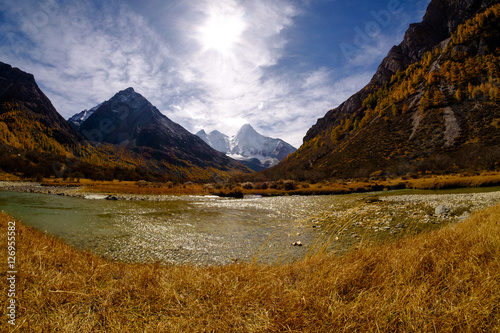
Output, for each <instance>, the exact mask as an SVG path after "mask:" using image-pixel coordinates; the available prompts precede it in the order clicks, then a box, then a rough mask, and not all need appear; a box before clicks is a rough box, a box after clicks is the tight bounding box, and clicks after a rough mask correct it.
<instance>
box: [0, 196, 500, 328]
mask: <svg viewBox="0 0 500 333" xmlns="http://www.w3.org/2000/svg"><path fill="white" fill-rule="evenodd" d="M10 221H12V218H10V217H9V216H7V215H6V214H5V213H0V226H1V230H4V232H2V235H1V238H0V247H2V248H4V249H6V248H7V241H8V239H7V232H6V230H8V229H7V228H8V222H10ZM16 247H17V252H16V260H17V270H18V272H17V276H16V278H17V284H16V297H17V308H16V316H17V318H16V326H15V327H12V329H15V330H17V331H30V332H52V331H67V332H71V331H77V330H78V331H80V332H96V331H99V332H108V331H109V332H114V331H125V332H137V331H141V332H162V331H164V332H208V331H216V332H282V331H291V332H332V331H333V332H335V331H360V332H361V331H362V332H403V331H420V332H426V331H432V332H434V331H438V332H439V331H441V332H444V331H462V332H495V331H498V330H499V329H500V307H499V306H498V304H500V260H499V258H500V206H499V205H497V206H495V207H492V208H488V209H486V210H483V211H480V212H476V213H474V214H473V215H472V216H471V217H470V218H468V219H466V220H465V221H463V222H461V223H456V224H450V225H447V226H445V227H443V228H441V229H439V230H435V231H432V232H427V233H423V234H420V235H417V236H409V237H405V238H403V239H400V240H397V241H393V242H389V243H384V244H381V245H375V246H371V247H363V248H359V249H358V250H353V251H351V252H348V253H346V254H344V255H341V256H333V255H328V254H316V255H312V256H310V257H308V258H306V259H304V260H301V261H298V262H295V263H292V264H282V265H259V264H250V263H242V264H232V265H223V266H213V267H193V266H189V265H182V266H162V265H160V264H124V263H119V262H113V261H108V260H104V259H102V258H99V257H97V256H95V255H93V254H90V253H88V252H78V251H75V250H74V249H73V248H72V247H70V246H68V245H66V244H64V243H62V242H61V241H59V240H58V239H55V238H54V237H51V236H50V235H47V234H44V233H41V232H38V231H36V230H33V229H31V228H27V227H24V226H23V225H22V223H21V222H19V221H16ZM6 266H7V262H6V261H4V262H3V264H2V269H1V273H0V275H1V279H2V280H3V281H6V274H7V273H6V272H7V271H8V267H6ZM4 290H5V289H4ZM3 304H4V305H5V306H4V309H5V308H6V303H5V301H4V302H3ZM10 326H11V325H10V324H8V322H7V319H6V318H4V319H3V320H2V321H1V322H0V330H2V331H7V330H8V329H9V327H10Z"/></svg>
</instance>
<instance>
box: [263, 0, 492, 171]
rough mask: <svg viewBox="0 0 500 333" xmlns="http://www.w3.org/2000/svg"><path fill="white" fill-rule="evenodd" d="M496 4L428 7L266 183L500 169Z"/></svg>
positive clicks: (474, 1) (439, 1) (455, 0)
mask: <svg viewBox="0 0 500 333" xmlns="http://www.w3.org/2000/svg"><path fill="white" fill-rule="evenodd" d="M499 27H500V5H499V4H498V1H487V0H432V1H431V2H430V4H429V6H428V8H427V11H426V14H425V16H424V18H423V21H422V22H421V23H417V24H411V25H410V27H409V29H408V31H407V32H406V34H405V37H404V40H403V42H402V43H401V44H399V45H398V46H394V47H393V48H392V49H391V50H390V51H389V53H388V55H387V57H386V58H385V59H384V60H383V61H382V63H381V64H380V66H379V67H378V70H377V72H376V73H375V75H374V76H373V78H372V80H371V81H370V83H369V84H368V85H367V86H366V87H364V88H363V89H361V90H360V91H359V92H357V93H356V94H354V95H353V96H352V97H350V98H349V99H348V100H347V101H345V102H344V103H342V104H341V105H340V106H338V107H337V108H335V109H332V110H330V111H328V112H327V113H326V115H325V116H324V117H323V118H321V119H318V121H317V123H316V124H315V125H314V126H313V127H311V128H310V129H309V131H308V132H307V134H306V136H305V137H304V143H303V145H302V146H301V147H300V148H299V149H298V151H297V152H296V153H294V154H292V155H290V156H289V157H288V158H287V159H286V160H285V161H283V162H282V163H280V164H279V165H278V166H276V167H274V168H271V169H268V170H266V171H265V172H266V174H267V175H268V177H270V178H293V179H309V180H321V179H325V178H367V177H397V176H418V175H425V174H429V173H434V174H436V173H438V174H439V173H460V172H481V171H484V170H495V169H498V168H500V148H499V147H500V52H499V50H500V29H499Z"/></svg>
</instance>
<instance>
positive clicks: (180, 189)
mask: <svg viewBox="0 0 500 333" xmlns="http://www.w3.org/2000/svg"><path fill="white" fill-rule="evenodd" d="M12 177H15V176H12V175H7V174H0V180H9V181H18V180H20V179H19V178H12ZM42 185H44V186H46V187H47V188H48V187H54V186H55V187H59V188H60V187H78V188H80V189H81V191H82V192H85V193H89V192H90V193H105V194H131V195H133V194H137V195H207V194H212V195H219V196H223V197H226V196H227V197H243V196H244V195H261V196H282V195H331V194H348V193H362V192H372V191H383V190H395V189H417V190H440V189H453V188H465V187H469V188H471V187H491V186H500V173H498V172H485V173H482V174H477V175H463V174H455V175H422V176H420V177H417V178H410V177H400V178H396V179H392V178H378V179H377V178H372V179H348V180H335V181H323V182H319V183H309V182H298V181H292V180H280V181H273V182H266V181H261V182H243V183H238V182H235V181H233V182H231V183H217V184H195V183H191V182H188V183H184V184H174V183H172V182H167V183H159V182H156V183H155V182H146V181H118V180H114V181H93V180H88V179H44V180H43V182H42Z"/></svg>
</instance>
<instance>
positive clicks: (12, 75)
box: [0, 62, 83, 145]
mask: <svg viewBox="0 0 500 333" xmlns="http://www.w3.org/2000/svg"><path fill="white" fill-rule="evenodd" d="M0 101H1V103H2V105H1V107H0V114H4V113H6V112H8V111H9V110H13V109H16V110H18V111H22V112H23V114H24V115H25V116H27V117H31V118H32V119H33V120H35V121H38V122H40V123H41V124H43V125H44V126H45V127H46V128H47V129H49V130H50V132H51V133H50V135H51V136H52V137H53V138H54V139H55V140H56V141H57V142H59V143H61V144H71V145H76V144H78V143H79V142H81V141H82V140H83V138H82V137H81V136H80V135H79V134H78V132H77V131H75V129H74V128H73V127H72V126H70V125H69V124H68V123H67V122H66V120H65V119H64V118H63V117H62V116H61V115H60V114H59V113H58V112H57V111H56V109H55V108H54V106H53V105H52V103H51V102H50V100H49V99H48V98H47V96H45V94H44V93H43V92H42V91H41V90H40V88H39V87H38V85H37V83H36V81H35V77H34V76H33V75H32V74H29V73H26V72H23V71H22V70H20V69H18V68H13V67H12V66H10V65H8V64H5V63H2V62H0ZM47 134H48V133H47Z"/></svg>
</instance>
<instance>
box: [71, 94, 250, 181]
mask: <svg viewBox="0 0 500 333" xmlns="http://www.w3.org/2000/svg"><path fill="white" fill-rule="evenodd" d="M79 132H80V133H81V134H82V135H83V136H84V137H85V138H86V139H87V140H90V141H92V142H98V143H109V144H113V145H117V146H120V147H126V148H128V149H131V150H134V151H136V152H141V151H142V150H143V149H144V148H150V149H152V153H153V154H154V155H155V156H157V157H158V158H157V159H161V160H162V161H165V162H168V163H171V164H176V165H182V166H185V167H188V166H190V165H195V166H197V167H201V168H216V169H219V170H223V171H229V170H233V169H237V170H240V171H242V172H246V171H248V170H247V169H246V168H245V167H243V166H242V165H241V164H239V163H238V162H236V161H234V160H233V159H231V158H229V157H227V156H226V155H224V154H222V153H220V152H218V151H217V150H215V149H212V148H211V147H210V146H209V145H208V144H206V143H205V142H204V141H203V140H202V139H200V138H199V137H197V136H196V135H193V134H192V133H190V132H189V131H187V130H186V129H184V128H183V127H182V126H181V125H179V124H177V123H175V122H173V121H171V120H170V119H169V118H168V117H167V116H165V115H163V114H162V113H161V112H160V111H159V110H158V109H157V108H156V107H155V106H154V105H152V104H151V103H150V102H149V101H148V100H147V99H146V98H144V97H143V96H142V95H141V94H139V93H137V92H135V91H134V89H133V88H128V89H125V90H122V91H120V92H118V93H117V94H116V95H114V96H113V97H112V98H111V99H109V100H108V101H105V102H103V103H102V104H100V105H99V106H98V107H96V108H95V110H94V112H93V113H92V115H90V116H89V117H88V118H87V119H86V120H85V121H84V122H83V123H82V124H81V125H80V127H79Z"/></svg>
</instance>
